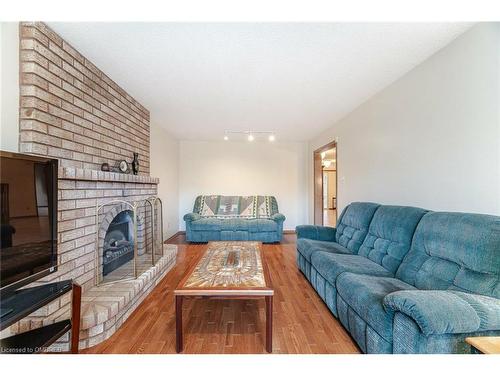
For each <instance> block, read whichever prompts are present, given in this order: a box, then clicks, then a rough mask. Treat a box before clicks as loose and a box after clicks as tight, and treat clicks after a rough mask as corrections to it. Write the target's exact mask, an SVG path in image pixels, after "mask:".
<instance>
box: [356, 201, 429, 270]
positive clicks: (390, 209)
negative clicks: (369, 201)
mask: <svg viewBox="0 0 500 375" xmlns="http://www.w3.org/2000/svg"><path fill="white" fill-rule="evenodd" d="M426 212H427V211H426V210H424V209H421V208H415V207H405V206H380V207H379V208H378V209H377V211H376V212H375V214H374V215H373V219H372V221H371V223H370V227H369V228H368V234H367V235H366V237H365V240H364V241H363V244H362V245H361V247H360V248H359V251H358V254H359V255H362V256H365V257H367V258H368V259H370V260H372V261H374V262H376V263H378V264H380V265H381V266H382V267H384V268H385V269H387V270H388V271H390V272H391V273H392V274H394V273H395V272H396V270H397V269H398V267H399V265H400V264H401V261H402V260H403V258H404V256H405V255H406V254H407V253H408V250H410V245H411V240H412V238H413V233H414V232H415V229H416V227H417V225H418V222H419V221H420V219H421V218H422V216H423V215H424V214H425V213H426Z"/></svg>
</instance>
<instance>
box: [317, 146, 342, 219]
mask: <svg viewBox="0 0 500 375" xmlns="http://www.w3.org/2000/svg"><path fill="white" fill-rule="evenodd" d="M313 159H314V224H315V225H324V226H328V227H335V226H336V225H337V143H336V142H331V143H329V144H327V145H325V146H323V147H321V148H319V149H317V150H316V151H314V154H313Z"/></svg>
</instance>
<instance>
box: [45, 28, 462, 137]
mask: <svg viewBox="0 0 500 375" xmlns="http://www.w3.org/2000/svg"><path fill="white" fill-rule="evenodd" d="M49 25H50V26H51V27H52V28H53V29H54V30H55V31H56V32H57V33H59V34H60V35H61V36H62V37H63V38H64V39H66V40H67V41H68V42H69V43H71V44H72V45H73V46H74V47H76V48H77V49H78V50H79V51H80V52H81V53H82V54H84V55H85V56H86V57H87V58H89V59H90V60H91V61H93V62H94V63H95V64H96V65H97V66H98V67H99V68H100V69H101V70H103V71H104V72H105V73H106V74H107V75H108V76H109V77H110V78H112V79H113V80H114V81H115V82H116V83H118V84H119V85H120V86H122V87H123V88H124V89H125V90H127V91H128V92H129V93H130V94H131V95H132V96H134V97H135V98H136V99H137V100H139V101H140V102H141V103H142V104H143V105H144V106H145V107H147V108H148V109H149V110H150V111H151V118H152V122H153V123H157V124H160V125H162V126H163V127H165V128H166V129H167V130H168V131H170V133H172V134H173V135H174V136H176V137H177V138H179V139H196V140H209V139H221V138H222V136H223V132H224V130H226V129H228V130H275V131H276V133H277V138H278V139H282V140H297V141H302V140H308V139H310V138H312V137H314V136H316V135H318V134H319V133H320V132H321V131H323V130H325V129H327V128H328V127H330V126H332V125H333V124H334V123H335V121H337V120H339V119H340V118H342V117H343V116H345V115H346V114H347V113H349V112H350V111H352V110H353V109H354V108H356V107H357V106H358V105H360V104H361V103H362V102H364V101H365V100H367V99H368V98H369V97H371V96H372V95H374V94H375V93H377V92H378V91H380V90H381V89H383V88H384V87H386V86H388V85H389V84H390V83H392V82H393V81H395V80H396V79H398V78H399V77H401V76H402V75H404V74H405V73H406V72H407V71H409V70H411V69H412V68H413V67H415V66H416V65H418V64H419V63H420V62H422V61H423V60H425V59H426V58H428V57H429V56H430V55H432V54H433V53H435V52H436V51H437V50H439V49H440V48H442V47H443V46H445V45H446V44H448V43H449V42H450V41H452V40H453V39H454V38H456V37H457V36H458V35H459V34H461V33H462V32H464V31H465V30H466V29H467V28H469V27H470V24H465V23H392V24H387V23H385V24H384V23H329V24H321V23H233V24H231V23H225V24H224V23H222V24H221V23H219V24H217V23H191V24H187V23H83V22H78V23H59V22H50V23H49Z"/></svg>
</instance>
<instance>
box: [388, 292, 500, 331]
mask: <svg viewBox="0 0 500 375" xmlns="http://www.w3.org/2000/svg"><path fill="white" fill-rule="evenodd" d="M384 307H385V308H386V309H389V310H393V311H399V312H402V313H404V314H406V315H408V316H409V317H410V318H412V319H413V320H414V321H415V322H416V323H417V325H418V326H419V327H420V329H421V331H422V332H423V333H424V334H425V335H435V334H438V335H440V334H446V333H470V332H478V331H489V330H493V331H494V330H500V300H499V299H496V298H493V297H486V296H482V295H478V294H469V293H464V292H458V291H449V290H403V291H398V292H394V293H390V294H388V295H387V296H385V298H384Z"/></svg>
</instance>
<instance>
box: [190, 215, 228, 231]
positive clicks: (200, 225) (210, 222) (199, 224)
mask: <svg viewBox="0 0 500 375" xmlns="http://www.w3.org/2000/svg"><path fill="white" fill-rule="evenodd" d="M220 222H221V220H220V219H217V218H215V217H204V218H202V219H199V220H194V221H191V223H190V225H191V230H194V231H210V230H211V231H219V230H220Z"/></svg>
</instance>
